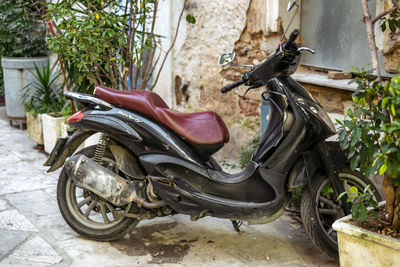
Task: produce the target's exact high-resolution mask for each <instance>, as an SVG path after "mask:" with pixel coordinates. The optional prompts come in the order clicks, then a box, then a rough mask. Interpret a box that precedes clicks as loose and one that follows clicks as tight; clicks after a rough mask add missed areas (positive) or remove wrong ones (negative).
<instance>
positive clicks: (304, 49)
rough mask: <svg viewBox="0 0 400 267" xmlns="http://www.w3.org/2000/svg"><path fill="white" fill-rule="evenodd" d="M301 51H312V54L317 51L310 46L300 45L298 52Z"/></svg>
mask: <svg viewBox="0 0 400 267" xmlns="http://www.w3.org/2000/svg"><path fill="white" fill-rule="evenodd" d="M301 51H307V52H310V53H311V54H315V51H314V50H312V49H311V48H308V47H299V48H297V52H301Z"/></svg>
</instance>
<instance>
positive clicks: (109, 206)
mask: <svg viewBox="0 0 400 267" xmlns="http://www.w3.org/2000/svg"><path fill="white" fill-rule="evenodd" d="M106 206H107V208H108V209H109V210H110V211H111V214H112V215H113V217H114V219H115V220H119V219H120V218H121V215H119V214H118V212H117V211H116V210H115V209H114V207H113V206H112V205H111V204H110V203H107V202H106Z"/></svg>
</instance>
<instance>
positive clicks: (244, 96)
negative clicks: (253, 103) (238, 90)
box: [242, 85, 257, 100]
mask: <svg viewBox="0 0 400 267" xmlns="http://www.w3.org/2000/svg"><path fill="white" fill-rule="evenodd" d="M254 88H257V87H256V86H254V85H253V86H250V87H249V88H247V90H246V92H244V94H243V96H242V97H243V100H246V94H247V93H248V92H249V91H250V90H251V89H254Z"/></svg>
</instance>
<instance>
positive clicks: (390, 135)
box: [337, 68, 400, 231]
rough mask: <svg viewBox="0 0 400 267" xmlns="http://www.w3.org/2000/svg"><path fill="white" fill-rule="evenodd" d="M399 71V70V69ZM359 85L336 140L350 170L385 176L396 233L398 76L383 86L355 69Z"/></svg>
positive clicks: (399, 117) (399, 168)
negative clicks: (346, 154)
mask: <svg viewBox="0 0 400 267" xmlns="http://www.w3.org/2000/svg"><path fill="white" fill-rule="evenodd" d="M399 71H400V69H399ZM353 75H355V77H356V78H355V79H353V81H352V82H355V83H357V84H358V87H357V90H356V91H355V92H354V93H353V101H354V103H355V104H354V105H353V108H351V109H349V110H347V113H346V117H345V119H344V120H343V121H337V122H338V123H339V124H340V127H339V141H340V144H341V147H342V149H343V150H348V158H349V159H351V160H350V167H351V169H353V170H354V169H355V168H358V167H359V168H360V171H361V172H362V173H363V174H364V175H366V176H369V175H370V174H372V173H377V174H381V175H382V174H384V175H385V176H384V181H383V182H384V193H385V198H386V205H387V208H388V212H389V216H388V219H389V223H390V224H391V226H392V228H393V230H395V231H398V230H399V229H400V225H399V217H398V214H399V195H400V75H396V76H394V77H393V78H392V79H391V80H390V81H388V82H386V83H383V82H381V81H379V80H377V77H376V76H373V75H371V71H366V70H365V69H364V68H363V69H358V68H355V69H354V70H353Z"/></svg>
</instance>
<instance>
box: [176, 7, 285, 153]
mask: <svg viewBox="0 0 400 267" xmlns="http://www.w3.org/2000/svg"><path fill="white" fill-rule="evenodd" d="M269 2H271V1H269ZM275 2H277V1H275ZM277 3H278V2H277ZM186 12H187V13H192V14H194V16H195V17H196V20H197V22H196V24H195V25H189V24H186V25H185V27H184V29H183V30H182V31H183V32H184V37H182V36H180V37H179V38H178V39H179V43H180V44H179V45H178V47H177V48H176V49H175V50H174V60H173V61H174V94H175V103H176V104H177V105H183V106H185V107H186V108H189V110H193V111H200V110H214V111H216V112H217V113H218V114H220V115H221V116H222V118H223V119H224V121H225V122H226V124H227V125H228V127H229V128H230V132H231V141H230V143H229V144H227V145H226V146H225V147H224V148H223V151H222V154H224V156H226V157H229V156H231V155H237V152H238V151H239V147H240V145H244V144H246V143H247V142H248V141H249V139H250V138H251V137H252V136H253V135H255V134H259V133H258V131H259V120H260V119H259V114H260V113H259V109H260V102H259V99H260V91H257V92H253V93H252V94H249V95H248V96H249V97H250V98H251V99H252V100H250V101H244V100H243V99H242V98H241V97H240V96H241V95H242V94H243V93H244V91H245V89H246V87H245V86H242V87H240V88H238V89H237V90H234V91H232V92H230V93H227V94H221V93H220V89H221V88H222V86H224V85H226V84H229V83H232V82H234V81H237V80H239V79H240V78H241V75H242V73H243V72H244V71H246V70H248V68H243V67H230V66H225V67H220V66H218V65H217V59H218V57H219V56H220V55H221V54H222V53H223V52H226V51H231V50H235V52H236V59H235V63H240V64H254V65H257V64H259V63H260V62H261V61H262V60H263V59H264V58H265V57H266V56H267V55H269V54H270V53H272V52H273V51H274V50H275V48H276V46H277V44H278V43H279V37H280V33H281V32H282V30H281V28H282V27H281V24H280V23H278V24H277V27H276V28H277V29H278V30H277V32H276V33H269V32H267V30H266V29H267V23H268V21H267V20H266V13H267V3H266V1H265V0H251V1H249V0H239V1H233V0H228V1H205V0H196V1H189V2H188V4H187V5H186Z"/></svg>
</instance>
